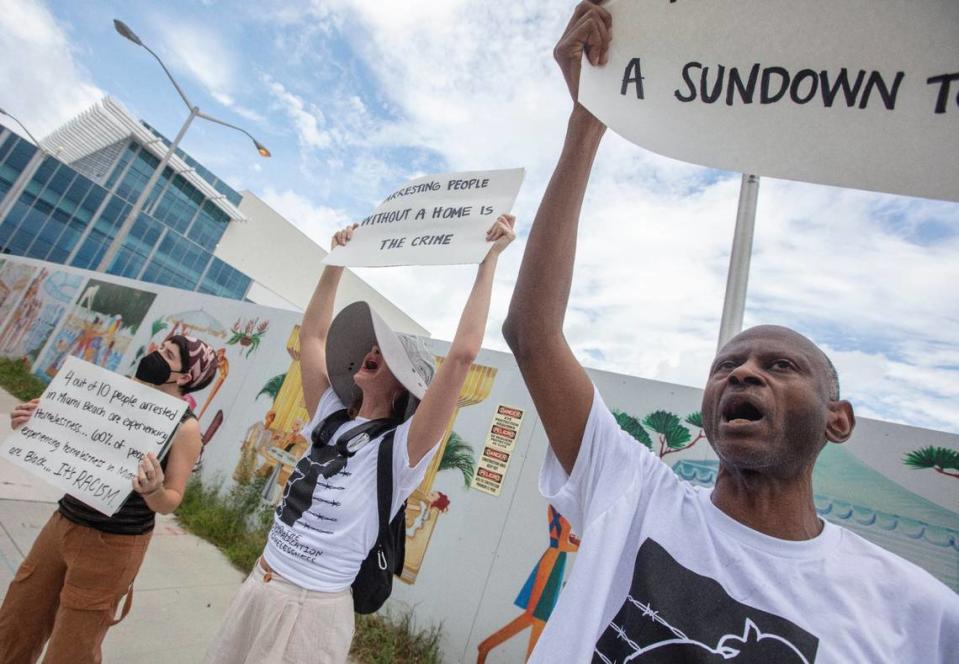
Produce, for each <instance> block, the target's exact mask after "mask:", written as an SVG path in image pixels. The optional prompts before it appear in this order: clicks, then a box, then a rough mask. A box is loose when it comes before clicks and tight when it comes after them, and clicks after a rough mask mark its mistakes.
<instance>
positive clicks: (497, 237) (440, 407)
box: [407, 214, 516, 467]
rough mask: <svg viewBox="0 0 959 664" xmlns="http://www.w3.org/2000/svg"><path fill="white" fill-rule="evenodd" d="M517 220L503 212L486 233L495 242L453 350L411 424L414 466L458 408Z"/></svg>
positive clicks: (482, 266) (478, 273)
mask: <svg viewBox="0 0 959 664" xmlns="http://www.w3.org/2000/svg"><path fill="white" fill-rule="evenodd" d="M515 223H516V218H515V217H514V216H513V215H510V214H504V215H502V216H500V217H499V218H498V219H497V220H496V223H495V224H493V227H492V228H490V229H489V231H488V232H487V234H486V239H487V240H488V241H489V242H492V243H493V246H491V247H490V250H489V253H488V254H487V255H486V258H485V259H484V260H483V262H482V263H480V265H479V268H478V269H477V271H476V281H475V282H473V290H472V291H471V292H470V295H469V299H468V300H467V301H466V306H465V307H464V308H463V313H462V315H461V316H460V322H459V325H458V326H457V328H456V335H455V336H454V337H453V343H452V344H451V345H450V350H449V352H448V353H447V354H446V358H445V359H444V360H443V363H442V364H441V365H440V368H439V369H438V370H437V372H436V377H435V378H433V381H432V382H431V383H430V386H429V387H428V388H427V390H426V395H425V396H424V397H423V401H422V403H421V404H420V405H419V408H417V410H416V415H415V416H414V417H413V423H412V424H411V425H410V434H409V438H408V441H407V451H408V453H409V458H410V465H411V467H412V466H415V465H416V464H417V463H419V461H420V459H422V458H423V456H424V455H426V453H427V452H429V451H430V449H431V448H432V447H433V446H434V445H435V444H436V443H437V442H439V439H440V436H442V435H443V432H444V431H445V430H446V424H447V423H448V422H449V419H450V417H452V415H453V411H454V409H455V408H456V402H457V400H458V399H459V394H460V389H461V388H462V387H463V383H464V382H465V381H466V375H467V373H468V372H469V368H470V365H471V364H472V363H473V360H475V359H476V355H477V354H478V353H479V351H480V348H481V347H482V346H483V336H484V335H485V333H486V320H487V318H488V317H489V303H490V294H491V292H492V290H493V275H494V273H495V272H496V262H497V259H498V258H499V255H500V253H502V251H503V250H504V249H505V248H506V247H507V246H508V245H509V243H510V242H512V241H513V240H514V239H515V238H516V233H515V232H514V231H513V226H514V224H515Z"/></svg>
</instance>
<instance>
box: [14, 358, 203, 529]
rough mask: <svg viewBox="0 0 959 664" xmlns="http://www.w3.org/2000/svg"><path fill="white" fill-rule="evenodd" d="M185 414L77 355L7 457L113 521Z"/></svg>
mask: <svg viewBox="0 0 959 664" xmlns="http://www.w3.org/2000/svg"><path fill="white" fill-rule="evenodd" d="M185 410H186V402H184V401H183V400H181V399H177V398H175V397H171V396H169V395H167V394H164V393H163V392H160V391H159V390H156V389H154V388H152V387H150V386H148V385H143V384H141V383H137V382H135V381H133V380H130V379H129V378H124V377H123V376H120V375H118V374H115V373H113V372H111V371H107V370H106V369H103V368H101V367H98V366H96V365H94V364H90V363H89V362H84V361H83V360H80V359H78V358H76V357H72V356H71V357H68V358H67V360H66V362H64V364H63V368H61V369H60V371H59V372H58V373H57V375H56V376H55V377H54V378H53V380H52V381H51V382H50V385H49V386H48V387H47V390H46V391H45V392H44V393H43V396H42V397H41V398H40V404H39V406H38V407H37V410H36V411H34V414H33V416H32V417H31V418H30V420H29V421H28V422H27V423H26V424H24V425H23V426H21V427H20V428H19V429H17V430H16V431H14V432H13V433H11V434H10V436H8V437H7V439H6V440H5V441H3V443H2V444H0V458H3V459H6V460H7V461H10V462H12V463H14V464H16V465H18V466H21V467H23V468H25V469H27V470H28V471H30V472H31V473H33V474H34V475H36V476H38V477H40V478H42V479H44V480H46V481H47V482H49V483H50V484H52V485H53V486H55V487H57V488H59V489H63V491H64V492H65V493H68V494H70V495H71V496H73V497H74V498H76V499H78V500H80V501H82V502H84V503H85V504H87V505H89V506H90V507H92V508H94V509H96V510H99V511H100V512H103V513H104V514H106V515H107V516H112V515H113V514H114V513H115V512H116V511H117V510H118V509H119V508H120V507H121V506H122V505H123V502H124V501H125V500H126V499H127V497H128V496H129V495H130V493H131V492H132V491H133V484H132V480H133V476H134V475H135V474H136V472H137V465H138V464H139V462H140V459H142V458H143V457H144V456H146V454H147V452H153V453H154V454H156V455H157V457H161V456H162V454H163V452H164V451H165V450H166V447H167V444H168V442H169V441H170V439H171V434H172V433H173V432H174V430H175V429H176V427H177V425H178V424H179V423H180V418H181V417H182V415H183V412H184V411H185Z"/></svg>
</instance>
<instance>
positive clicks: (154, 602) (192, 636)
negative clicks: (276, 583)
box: [0, 390, 245, 664]
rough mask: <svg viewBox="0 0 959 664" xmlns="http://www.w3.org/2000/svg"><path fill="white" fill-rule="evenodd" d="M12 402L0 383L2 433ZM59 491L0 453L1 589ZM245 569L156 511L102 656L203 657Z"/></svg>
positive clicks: (146, 663) (140, 661) (151, 663)
mask: <svg viewBox="0 0 959 664" xmlns="http://www.w3.org/2000/svg"><path fill="white" fill-rule="evenodd" d="M14 404H16V399H14V398H13V397H11V396H10V395H9V394H7V393H6V392H3V391H2V390H0V440H2V439H3V438H5V437H6V435H7V433H8V432H9V430H10V428H9V423H10V418H9V413H10V410H11V409H12V408H13V406H14ZM61 495H62V494H61V492H59V491H57V490H56V489H53V488H51V487H50V486H49V485H47V484H46V483H44V482H43V481H41V480H39V479H34V477H33V476H32V475H30V474H29V473H27V472H26V471H24V470H21V469H20V468H19V467H17V466H14V465H12V464H10V463H8V462H6V461H3V460H0V597H2V596H3V595H4V594H6V591H7V586H8V585H9V583H10V580H11V579H12V578H13V575H14V573H15V572H16V569H17V567H18V566H19V565H20V561H22V560H23V558H24V556H25V555H26V554H27V552H28V551H29V550H30V546H31V545H32V544H33V540H34V538H36V536H37V534H38V533H39V532H40V529H41V528H42V527H43V525H44V524H45V523H46V521H47V519H48V518H49V517H50V515H51V514H52V513H53V512H54V511H55V510H56V507H57V506H56V501H57V500H59V499H60V496H61ZM244 576H245V575H244V574H242V573H241V572H238V571H237V570H236V569H234V568H233V566H232V565H230V563H229V562H228V561H227V559H226V558H225V557H224V556H223V555H222V554H221V553H220V552H219V551H218V550H217V549H216V548H215V547H214V546H213V545H211V544H208V543H206V542H204V541H203V540H201V539H199V538H197V537H194V536H193V535H190V534H189V533H187V532H185V531H184V530H183V529H181V528H180V527H179V526H178V525H177V522H176V519H174V518H173V517H172V516H160V517H158V519H157V527H156V530H155V531H154V533H153V539H152V541H151V542H150V548H149V549H148V551H147V555H146V560H145V561H144V563H143V567H142V568H141V569H140V573H139V575H138V576H137V579H136V583H135V584H134V593H133V609H132V610H131V611H130V615H129V616H127V618H126V619H125V620H124V621H123V622H121V623H120V624H119V625H117V626H116V627H113V628H112V629H111V630H110V631H109V632H108V633H107V637H106V641H105V642H104V646H103V661H104V664H128V663H129V662H137V664H161V663H162V664H170V662H176V663H177V664H194V663H195V662H200V661H201V660H202V658H203V654H204V653H205V652H206V647H207V645H208V644H209V643H210V640H211V639H212V638H213V634H214V632H215V631H216V629H217V628H218V627H219V625H220V621H221V620H222V619H223V616H224V614H225V612H226V609H227V607H228V606H229V603H230V600H231V598H232V597H233V593H234V592H235V591H236V589H237V588H238V587H239V585H240V583H241V582H242V581H243V579H244Z"/></svg>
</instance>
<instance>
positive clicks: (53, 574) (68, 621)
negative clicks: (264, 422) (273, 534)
mask: <svg viewBox="0 0 959 664" xmlns="http://www.w3.org/2000/svg"><path fill="white" fill-rule="evenodd" d="M216 370H217V362H216V354H215V353H214V351H213V348H212V347H211V346H210V345H209V344H207V343H206V342H205V341H201V340H200V339H197V338H195V337H191V336H185V335H177V336H173V337H170V338H169V339H168V340H167V341H165V342H164V343H163V345H162V346H161V347H160V348H159V349H158V350H156V351H154V352H153V353H151V354H149V355H147V356H146V357H144V358H143V359H142V360H141V361H140V363H139V365H138V366H137V371H136V379H137V380H138V381H139V382H141V383H145V384H149V385H152V386H154V387H155V388H156V389H158V390H160V391H161V392H165V393H167V394H170V395H172V396H176V397H182V396H184V395H185V394H187V393H189V392H194V391H196V390H201V389H203V388H204V387H206V386H207V385H208V384H209V383H210V381H211V380H213V377H214V376H215V375H216ZM37 405H38V400H36V399H35V400H33V401H30V402H27V403H23V404H20V405H19V406H17V407H16V408H15V409H14V410H13V412H12V413H11V414H10V425H11V427H12V428H14V429H16V428H19V427H21V426H22V425H23V424H25V423H26V422H27V421H28V420H29V419H30V417H31V416H32V415H33V412H34V411H35V410H36V408H37ZM200 447H201V443H200V427H199V424H198V423H197V421H196V417H195V416H194V415H193V413H192V412H190V410H189V409H187V411H186V413H185V414H184V415H183V418H182V419H181V421H180V424H179V426H178V428H177V430H176V432H175V433H174V435H173V441H172V443H171V445H170V451H169V453H168V454H167V455H166V456H165V457H164V458H163V460H162V461H160V460H158V459H157V458H156V457H155V456H154V455H153V453H152V452H151V453H150V454H148V455H147V457H146V458H145V459H143V460H142V461H141V462H140V465H139V468H138V474H137V476H136V477H134V478H133V493H131V494H130V497H129V498H128V499H127V500H126V502H124V504H123V506H122V507H121V508H120V509H119V510H118V511H117V512H115V513H114V514H113V516H109V517H108V516H106V515H104V514H102V513H100V512H98V511H96V510H94V509H92V508H91V507H88V506H87V505H85V504H84V503H82V502H80V501H79V500H77V499H76V498H74V497H73V496H70V495H66V496H64V497H63V498H62V499H61V500H60V503H59V508H58V510H57V511H56V512H54V514H53V516H51V517H50V520H49V521H47V524H46V525H45V526H44V527H43V530H41V531H40V534H39V535H38V536H37V539H36V541H35V542H34V543H33V547H32V548H31V549H30V553H29V554H27V557H26V558H24V560H23V563H22V564H21V565H20V568H19V569H18V570H17V573H16V576H15V577H14V579H13V581H12V582H11V583H10V587H9V588H8V589H7V594H6V597H5V598H4V600H3V606H2V607H0V662H3V664H31V663H32V662H36V661H37V659H38V658H39V657H40V653H41V652H42V651H43V647H44V644H46V646H47V651H46V655H45V656H44V659H43V661H44V664H67V663H69V664H87V663H94V662H99V661H100V644H101V643H102V642H103V637H104V636H105V635H106V632H107V629H108V628H109V627H111V626H112V625H115V624H116V623H118V622H120V620H122V619H123V618H124V617H125V616H126V614H127V612H128V611H129V610H130V606H131V602H132V598H133V579H134V578H135V577H136V575H137V572H138V571H139V569H140V563H141V562H142V561H143V556H144V554H145V553H146V549H147V545H148V544H149V542H150V535H151V534H152V531H153V525H154V521H155V517H156V513H157V512H160V513H162V514H166V513H169V512H172V511H173V510H175V509H176V508H177V506H178V505H179V504H180V501H181V500H182V498H183V490H184V487H185V486H186V481H187V478H188V477H189V475H190V472H191V471H192V469H193V464H194V462H195V461H196V459H197V457H198V456H199V455H200ZM124 595H125V596H126V602H125V603H124V606H123V611H122V613H121V615H120V617H119V618H115V616H116V612H117V608H118V607H119V605H120V601H121V600H122V599H123V597H124Z"/></svg>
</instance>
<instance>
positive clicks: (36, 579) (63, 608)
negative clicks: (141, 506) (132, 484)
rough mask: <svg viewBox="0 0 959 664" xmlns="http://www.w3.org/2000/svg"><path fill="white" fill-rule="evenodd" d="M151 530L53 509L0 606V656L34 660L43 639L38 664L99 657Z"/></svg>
mask: <svg viewBox="0 0 959 664" xmlns="http://www.w3.org/2000/svg"><path fill="white" fill-rule="evenodd" d="M150 535H151V533H146V534H144V535H111V534H109V533H103V532H100V531H99V530H95V529H93V528H88V527H86V526H80V525H77V524H75V523H73V522H71V521H68V520H67V519H65V518H63V516H61V515H60V513H59V512H56V513H54V514H53V516H51V517H50V520H49V521H47V524H46V525H45V526H44V527H43V530H41V531H40V535H39V536H38V537H37V540H36V541H35V542H34V543H33V547H32V548H31V549H30V553H29V554H27V557H26V558H25V559H24V560H23V563H22V564H21V565H20V568H19V569H18V570H17V574H16V576H15V577H14V579H13V581H12V582H11V583H10V587H9V588H8V589H7V595H6V597H5V598H4V600H3V606H2V607H0V662H3V664H33V663H34V662H36V661H37V659H38V658H39V657H40V653H41V652H42V651H43V645H44V643H46V642H47V640H48V639H49V643H48V644H47V653H46V656H44V658H43V662H44V664H67V663H69V664H99V662H100V661H101V655H100V645H101V644H102V643H103V637H104V636H105V635H106V632H107V629H108V628H109V627H110V626H111V625H114V624H116V623H117V622H119V620H114V615H115V614H116V610H117V607H118V606H119V604H120V600H121V599H123V596H124V595H127V602H126V605H125V606H124V613H123V615H126V612H127V611H128V610H129V606H130V599H131V597H132V592H133V589H132V585H133V579H134V577H136V575H137V571H139V569H140V563H141V562H143V556H144V554H145V553H146V549H147V544H149V542H150ZM122 618H123V616H121V619H122Z"/></svg>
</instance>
